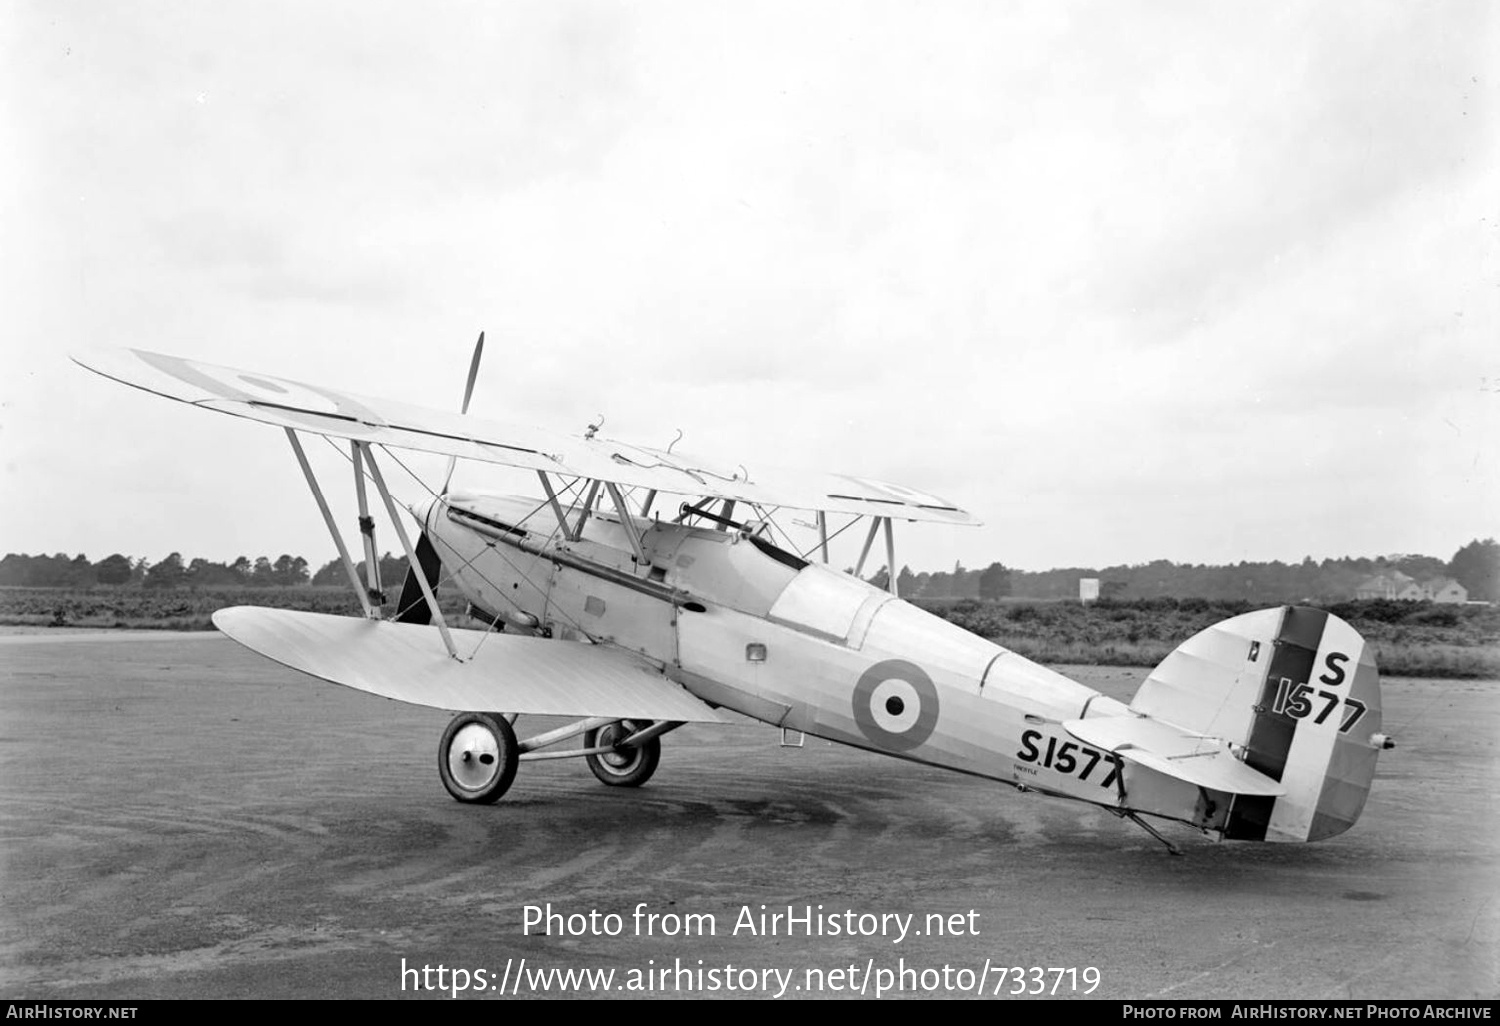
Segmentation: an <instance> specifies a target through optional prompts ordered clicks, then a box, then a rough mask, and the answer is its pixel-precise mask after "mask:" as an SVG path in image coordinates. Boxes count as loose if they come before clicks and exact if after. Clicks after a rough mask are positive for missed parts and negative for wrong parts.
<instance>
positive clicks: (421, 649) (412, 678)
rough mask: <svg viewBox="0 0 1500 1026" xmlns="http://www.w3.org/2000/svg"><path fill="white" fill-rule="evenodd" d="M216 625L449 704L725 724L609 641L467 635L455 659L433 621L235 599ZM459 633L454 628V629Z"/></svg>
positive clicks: (306, 661)
mask: <svg viewBox="0 0 1500 1026" xmlns="http://www.w3.org/2000/svg"><path fill="white" fill-rule="evenodd" d="M213 620H214V626H215V627H217V628H219V630H221V631H223V632H224V633H225V634H227V635H228V636H229V637H231V638H233V639H234V640H235V641H237V642H239V643H240V644H241V645H244V646H245V647H246V648H248V649H250V650H251V651H252V652H257V653H259V654H260V655H263V656H265V657H266V658H267V659H272V660H275V661H276V662H278V663H281V664H282V665H284V666H289V667H291V668H292V669H294V670H301V671H302V672H303V673H307V674H311V675H312V676H314V677H319V678H321V679H323V680H326V681H331V682H332V683H334V684H342V685H343V686H345V687H350V688H356V689H357V690H360V691H368V692H369V693H370V694H372V695H379V696H381V697H382V698H391V699H394V700H396V701H398V702H410V703H412V704H413V705H425V706H431V707H432V708H435V709H451V710H455V711H469V710H472V711H476V712H486V711H495V712H506V713H533V714H538V715H560V716H610V717H620V718H625V717H632V718H640V719H652V720H673V721H682V722H700V723H723V722H729V719H728V718H727V717H724V716H721V715H720V714H719V713H717V712H715V711H714V710H713V708H711V707H710V706H709V705H707V704H706V703H704V702H703V701H701V700H699V699H697V698H695V697H693V696H692V695H691V694H689V693H688V692H687V691H685V690H684V689H683V688H681V687H680V686H678V685H677V684H674V683H672V682H671V681H669V680H667V679H666V678H665V677H663V676H662V675H661V672H660V671H659V670H657V669H655V668H654V667H652V666H651V665H650V664H648V663H647V662H646V661H645V660H643V659H640V658H638V657H636V656H633V655H631V654H630V653H628V652H624V651H621V650H620V649H616V648H611V647H609V646H607V645H590V644H587V643H584V642H575V641H552V640H547V639H544V638H528V637H519V636H516V635H508V634H494V633H490V634H488V635H483V636H481V635H480V634H478V632H475V635H474V636H475V641H476V642H479V641H480V640H481V637H482V643H479V644H476V646H475V650H474V651H473V653H472V654H470V655H468V656H467V657H466V658H465V661H463V662H459V661H458V660H456V659H452V658H450V657H449V656H448V655H447V653H446V652H444V650H443V644H442V642H441V640H439V638H438V632H437V628H436V627H429V626H425V625H422V624H410V623H394V622H391V621H381V620H367V619H363V618H360V617H352V616H330V615H328V614H326V613H301V612H294V611H292V610H286V609H265V608H261V607H259V606H235V607H233V608H230V609H221V610H219V611H218V612H217V613H215V614H214V617H213ZM458 636H459V637H460V638H461V637H462V635H461V634H460V635H458Z"/></svg>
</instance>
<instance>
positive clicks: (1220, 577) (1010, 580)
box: [870, 538, 1500, 602]
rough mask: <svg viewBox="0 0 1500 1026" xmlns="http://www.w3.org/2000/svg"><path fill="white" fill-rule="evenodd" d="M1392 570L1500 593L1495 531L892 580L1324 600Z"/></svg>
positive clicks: (916, 587) (1040, 596) (981, 589)
mask: <svg viewBox="0 0 1500 1026" xmlns="http://www.w3.org/2000/svg"><path fill="white" fill-rule="evenodd" d="M1397 571H1399V572H1401V573H1404V574H1406V575H1407V576H1408V577H1411V578H1413V579H1414V580H1417V581H1427V580H1431V579H1432V578H1435V577H1451V578H1453V579H1454V580H1456V581H1457V582H1458V583H1459V584H1461V585H1463V586H1464V588H1465V589H1467V590H1468V593H1469V598H1470V599H1471V600H1474V601H1483V602H1497V601H1500V543H1497V542H1496V541H1495V539H1493V538H1487V539H1485V540H1483V541H1480V540H1478V539H1475V540H1474V541H1472V542H1470V543H1469V544H1467V545H1465V546H1464V547H1463V548H1461V549H1459V550H1458V551H1457V552H1456V553H1454V555H1453V558H1452V559H1450V560H1447V561H1444V560H1441V559H1438V558H1436V557H1433V556H1416V555H1412V556H1401V557H1398V558H1389V557H1386V556H1377V557H1374V558H1367V557H1351V556H1345V557H1343V558H1342V559H1324V560H1321V561H1316V560H1314V559H1313V558H1312V557H1311V556H1308V557H1307V558H1305V559H1303V560H1302V561H1301V562H1300V563H1283V562H1280V561H1279V560H1277V561H1272V562H1260V563H1250V562H1240V563H1237V564H1233V565H1229V566H1206V565H1204V564H1201V563H1200V564H1196V565H1194V564H1190V563H1173V562H1170V561H1168V560H1165V559H1159V560H1156V561H1154V562H1151V563H1140V564H1136V565H1132V566H1126V565H1118V566H1106V567H1062V568H1059V569H1055V570H1043V571H1039V572H1030V571H1025V570H1013V569H1010V568H1008V567H1006V566H1005V565H1003V564H1001V563H991V564H990V565H989V566H987V567H985V568H984V569H982V570H977V569H976V570H968V569H965V568H964V567H963V566H961V565H957V564H955V566H954V568H953V570H952V571H951V572H948V571H939V572H936V573H929V572H925V571H923V572H920V573H917V572H913V571H912V569H911V567H909V566H906V567H902V568H901V571H900V573H899V574H898V575H897V578H896V587H897V590H898V591H899V593H900V594H901V595H902V596H903V597H906V598H953V599H957V598H974V599H997V598H1007V597H1009V598H1018V599H1031V600H1037V601H1046V600H1055V599H1076V598H1077V597H1078V581H1079V578H1082V577H1093V578H1097V579H1098V580H1099V581H1100V594H1101V597H1103V598H1131V599H1140V598H1204V599H1226V600H1245V601H1250V602H1280V601H1286V600H1304V599H1305V600H1313V601H1324V602H1329V601H1347V600H1348V599H1351V598H1353V597H1354V593H1355V590H1356V589H1357V588H1358V587H1359V586H1360V584H1361V583H1363V582H1364V581H1365V580H1367V579H1368V578H1370V577H1374V576H1376V575H1378V574H1389V573H1392V572H1397ZM886 580H887V577H886V570H885V568H884V567H882V568H881V569H880V571H879V572H878V573H876V574H875V576H874V577H872V578H870V581H871V583H873V584H876V585H877V586H879V587H885V584H886Z"/></svg>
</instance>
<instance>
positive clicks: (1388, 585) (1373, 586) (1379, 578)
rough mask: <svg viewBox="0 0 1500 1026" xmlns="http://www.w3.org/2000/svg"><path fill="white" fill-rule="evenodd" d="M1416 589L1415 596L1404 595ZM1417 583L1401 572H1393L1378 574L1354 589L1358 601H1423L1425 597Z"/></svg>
mask: <svg viewBox="0 0 1500 1026" xmlns="http://www.w3.org/2000/svg"><path fill="white" fill-rule="evenodd" d="M1413 588H1415V589H1416V593H1415V594H1403V593H1404V592H1409V591H1411V589H1413ZM1421 591H1422V589H1421V588H1420V587H1418V586H1417V582H1416V581H1414V580H1412V579H1411V578H1410V577H1408V576H1407V575H1406V574H1403V573H1402V572H1401V571H1400V570H1393V571H1391V572H1390V573H1388V574H1377V575H1376V576H1374V577H1368V578H1366V579H1365V580H1363V581H1361V582H1360V584H1359V586H1358V587H1357V588H1355V589H1354V597H1355V598H1357V599H1400V598H1409V599H1421V598H1423V597H1425V596H1423V595H1422V593H1421Z"/></svg>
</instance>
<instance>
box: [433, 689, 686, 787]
mask: <svg viewBox="0 0 1500 1026" xmlns="http://www.w3.org/2000/svg"><path fill="white" fill-rule="evenodd" d="M514 720H515V717H514V716H512V715H507V714H503V713H494V712H464V713H459V714H458V715H457V716H455V717H453V721H452V722H451V723H449V724H448V729H447V730H444V731H443V739H442V741H441V742H440V743H439V744H438V776H440V777H441V778H442V780H443V786H444V787H445V788H447V789H448V793H449V794H451V795H452V796H453V797H454V798H455V799H457V800H458V801H461V802H468V803H471V804H476V805H487V804H489V803H491V802H494V801H496V800H497V799H499V797H500V796H501V795H503V794H504V793H505V792H506V791H507V790H509V788H510V785H511V783H512V782H513V781H514V780H515V779H516V767H517V764H518V763H521V762H529V761H535V760H539V759H576V758H579V757H582V758H583V760H584V761H585V762H586V763H588V767H589V769H590V770H591V771H592V772H593V774H594V776H595V777H597V778H598V779H599V780H600V781H602V782H603V783H605V784H608V785H609V786H610V787H640V786H641V785H642V784H644V783H645V782H646V781H648V780H650V779H651V776H652V774H654V773H655V772H656V767H657V766H658V765H659V764H660V763H661V735H663V734H665V733H667V732H668V731H670V730H676V729H677V728H678V727H680V726H682V724H681V723H678V722H667V721H659V722H652V721H651V720H618V719H611V718H609V717H597V716H596V717H592V718H589V719H585V720H578V721H577V722H575V723H570V724H568V725H567V726H565V727H559V728H557V729H556V730H549V731H547V732H545V733H542V734H537V735H536V736H534V737H530V738H527V739H526V740H524V741H518V740H517V739H516V732H515V729H514V728H513V727H512V726H511V724H512V723H513V722H514ZM580 734H581V735H583V747H582V748H568V749H563V750H561V751H550V752H544V751H540V749H543V748H546V747H548V746H550V745H555V744H557V743H558V742H560V741H566V740H568V739H570V738H574V737H578V736H579V735H580Z"/></svg>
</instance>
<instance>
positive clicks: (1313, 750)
mask: <svg viewBox="0 0 1500 1026" xmlns="http://www.w3.org/2000/svg"><path fill="white" fill-rule="evenodd" d="M1130 708H1131V711H1132V712H1135V713H1137V714H1144V715H1148V716H1151V717H1153V718H1155V719H1159V720H1162V721H1165V722H1167V723H1171V724H1174V725H1176V726H1178V727H1181V728H1184V729H1186V730H1191V731H1197V732H1200V733H1202V734H1205V735H1212V736H1217V737H1221V738H1223V739H1224V740H1226V741H1228V742H1229V743H1230V745H1231V746H1232V747H1233V748H1234V750H1235V751H1236V753H1237V754H1238V755H1239V757H1240V758H1241V759H1242V760H1243V761H1244V763H1245V764H1246V765H1247V766H1249V767H1250V768H1251V769H1254V770H1256V771H1257V772H1259V773H1261V774H1263V775H1265V776H1267V777H1269V778H1271V779H1272V780H1276V781H1278V782H1280V783H1281V784H1282V786H1283V787H1284V788H1285V793H1284V794H1281V795H1275V796H1271V795H1246V794H1239V795H1234V796H1233V798H1232V801H1231V805H1230V808H1229V811H1228V815H1227V819H1226V821H1225V823H1224V827H1223V831H1222V833H1223V836H1224V837H1226V838H1230V839H1235V840H1250V841H1316V840H1321V839H1323V838H1326V837H1332V836H1334V835H1335V834H1340V833H1342V832H1343V831H1345V830H1347V829H1349V827H1351V826H1353V825H1354V822H1355V820H1357V819H1358V818H1359V814H1360V812H1361V811H1362V810H1363V808H1364V804H1365V799H1366V798H1367V797H1368V795H1369V792H1370V781H1371V779H1372V778H1373V777H1374V774H1375V763H1376V759H1377V757H1378V755H1379V751H1380V749H1381V748H1383V747H1389V746H1390V745H1389V742H1388V740H1387V739H1386V738H1385V737H1384V735H1382V734H1380V726H1381V709H1380V675H1379V673H1378V671H1377V670H1376V667H1375V658H1374V654H1373V653H1372V652H1371V651H1370V648H1369V646H1368V645H1366V644H1365V641H1364V639H1363V638H1362V637H1360V635H1359V633H1358V632H1357V631H1355V630H1354V628H1352V627H1350V626H1349V625H1348V624H1347V623H1345V622H1344V621H1343V620H1341V619H1339V618H1338V617H1336V616H1333V615H1331V614H1329V613H1327V612H1324V611H1323V610H1320V609H1312V608H1308V607H1305V606H1284V607H1282V608H1280V609H1266V610H1259V611H1257V612H1254V613H1246V614H1244V615H1243V616H1237V617H1234V618H1232V619H1229V620H1225V621H1223V622H1221V623H1218V624H1215V625H1213V626H1212V627H1209V628H1208V629H1207V630H1204V631H1201V632H1200V633H1198V634H1196V635H1194V636H1193V637H1192V638H1190V639H1188V640H1187V641H1186V642H1184V643H1183V644H1182V645H1181V646H1179V647H1178V648H1177V649H1176V650H1174V651H1173V652H1172V653H1171V654H1170V655H1169V656H1167V658H1166V659H1164V660H1163V661H1162V663H1161V665H1160V666H1158V667H1157V668H1156V669H1155V670H1153V671H1152V673H1151V675H1150V676H1149V677H1148V678H1147V679H1146V682H1145V683H1144V684H1142V685H1141V688H1140V690H1139V691H1138V692H1137V693H1136V696H1135V698H1134V699H1133V700H1132V702H1131V705H1130Z"/></svg>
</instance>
